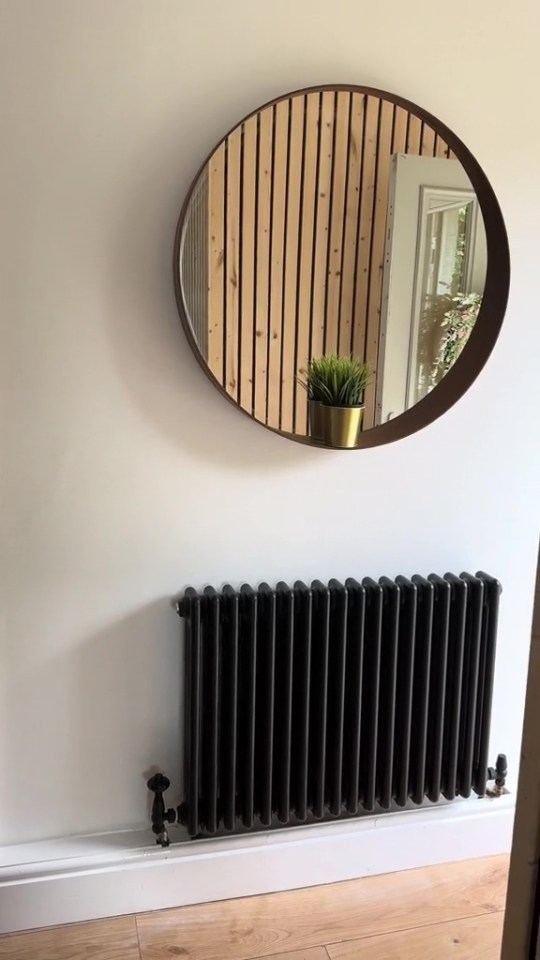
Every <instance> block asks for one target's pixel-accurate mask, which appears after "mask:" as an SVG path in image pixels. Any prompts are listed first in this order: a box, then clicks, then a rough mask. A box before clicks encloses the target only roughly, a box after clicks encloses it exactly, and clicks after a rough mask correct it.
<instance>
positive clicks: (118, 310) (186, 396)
mask: <svg viewBox="0 0 540 960" xmlns="http://www.w3.org/2000/svg"><path fill="white" fill-rule="evenodd" d="M194 110H195V113H196V112H197V110H196V107H192V108H191V110H190V114H189V115H187V114H186V115H185V116H184V117H178V116H175V117H174V118H171V123H170V124H169V126H168V128H166V130H165V131H164V132H163V136H162V138H161V140H160V141H159V142H156V140H154V139H153V140H151V142H150V143H149V144H148V146H147V149H146V150H145V151H143V152H142V153H141V154H140V155H138V156H137V165H138V166H139V169H138V173H137V176H135V177H131V178H126V183H125V192H124V193H123V194H122V193H121V192H120V191H118V193H117V194H116V195H115V199H116V200H117V203H118V206H117V209H116V217H115V222H114V224H113V225H112V233H111V237H110V274H109V279H108V287H107V290H106V293H107V303H108V323H109V332H110V342H111V346H112V354H113V360H114V362H115V365H116V369H117V371H118V375H119V377H120V379H121V381H122V383H123V384H124V386H125V388H126V390H127V391H128V393H129V394H130V396H131V397H132V399H133V400H134V402H135V403H136V404H137V406H138V407H139V409H140V410H141V412H142V413H143V414H144V416H145V417H146V418H148V419H149V420H150V421H151V423H152V426H153V427H155V428H156V429H157V430H158V431H159V432H160V433H161V434H163V435H164V436H165V438H166V440H167V441H168V442H169V443H172V444H173V445H174V446H175V447H185V448H188V449H190V450H191V451H192V452H193V453H194V454H196V456H197V457H198V458H199V457H202V458H204V459H207V460H211V461H213V462H215V463H216V464H219V468H220V470H222V469H226V468H227V465H230V467H231V468H232V469H235V470H239V469H241V470H246V469H252V470H258V469H261V468H262V467H264V469H265V471H267V470H269V469H274V470H279V471H282V470H283V469H284V468H286V467H291V468H298V466H299V465H300V464H302V465H304V466H306V467H308V466H311V464H312V463H313V462H318V463H320V457H321V455H323V456H324V455H325V453H326V454H327V453H328V451H326V452H323V453H322V454H321V451H319V450H314V449H313V448H306V447H300V446H299V445H296V444H294V443H291V442H290V441H287V440H285V439H283V438H281V437H278V436H276V435H272V434H271V433H270V432H268V431H266V430H264V429H263V428H261V427H260V426H258V425H257V424H254V423H250V422H249V420H248V418H247V417H246V416H245V415H244V414H242V413H240V412H239V411H235V410H234V409H233V407H232V405H230V404H229V403H228V402H227V401H226V400H225V398H224V397H222V396H220V395H219V393H218V392H217V390H216V389H215V388H214V387H213V386H212V384H211V383H210V382H209V381H208V380H207V379H206V377H205V375H204V373H203V371H202V370H200V369H199V367H198V364H197V362H196V360H195V358H194V356H193V355H192V353H191V350H190V348H189V345H188V343H187V340H186V338H185V335H184V332H183V330H182V328H181V323H180V318H179V316H178V311H177V308H176V303H175V298H174V285H173V271H172V255H173V243H174V233H175V229H176V223H177V219H178V215H179V211H180V207H181V204H182V202H183V198H184V195H185V192H187V189H188V185H189V180H190V178H191V176H193V175H194V173H195V171H196V168H197V165H198V163H200V161H201V160H202V156H200V157H197V158H195V159H194V160H187V161H186V164H187V166H188V168H189V170H188V173H187V176H186V175H185V174H184V175H182V174H179V172H178V168H179V163H180V162H181V161H182V160H183V158H184V157H185V156H186V149H185V142H184V143H183V144H182V142H181V138H180V137H179V134H178V131H179V130H183V133H184V134H185V133H186V132H188V133H189V129H190V122H191V121H190V116H191V117H192V116H193V111H194ZM201 110H204V105H201ZM219 132H220V131H219V130H216V137H217V136H218V135H219ZM184 141H185V137H184ZM210 145H211V144H209V146H210Z"/></svg>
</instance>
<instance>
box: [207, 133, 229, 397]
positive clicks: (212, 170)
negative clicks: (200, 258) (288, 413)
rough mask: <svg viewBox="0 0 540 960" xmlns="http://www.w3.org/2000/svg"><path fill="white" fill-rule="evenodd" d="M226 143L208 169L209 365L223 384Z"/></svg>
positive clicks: (216, 152)
mask: <svg viewBox="0 0 540 960" xmlns="http://www.w3.org/2000/svg"><path fill="white" fill-rule="evenodd" d="M225 149H226V146H225V143H221V144H220V145H219V147H218V148H217V149H216V150H215V151H214V153H213V154H212V157H211V160H210V164H209V171H208V197H209V202H208V217H209V232H210V243H209V244H208V366H209V368H210V371H211V372H212V373H213V374H214V376H215V378H216V380H218V381H219V383H223V374H224V364H223V359H224V358H223V324H224V302H223V275H224V270H225V266H224V260H225V243H226V238H225Z"/></svg>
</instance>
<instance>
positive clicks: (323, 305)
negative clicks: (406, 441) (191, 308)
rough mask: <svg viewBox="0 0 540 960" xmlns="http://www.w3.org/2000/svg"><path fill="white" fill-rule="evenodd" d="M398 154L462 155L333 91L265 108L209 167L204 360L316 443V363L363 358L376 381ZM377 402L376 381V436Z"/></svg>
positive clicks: (261, 411) (241, 393)
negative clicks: (304, 378)
mask: <svg viewBox="0 0 540 960" xmlns="http://www.w3.org/2000/svg"><path fill="white" fill-rule="evenodd" d="M394 153H412V154H421V155H423V156H431V157H432V156H435V157H449V156H450V157H451V156H453V154H452V153H451V152H450V150H449V148H448V145H447V144H446V143H445V142H444V140H442V139H441V138H440V137H439V136H438V135H437V134H436V133H435V131H434V130H433V129H432V128H430V127H428V126H427V125H426V124H424V123H423V122H422V120H420V119H419V118H418V117H416V116H414V115H413V114H409V113H408V112H407V111H406V110H404V109H403V108H402V107H398V106H394V105H393V104H392V103H390V102H389V101H380V100H379V99H378V98H376V97H371V96H366V95H364V94H360V93H350V92H348V91H332V90H331V91H328V90H325V91H321V92H320V93H317V92H315V93H309V94H306V95H304V94H302V95H299V96H296V97H293V98H291V99H289V100H284V101H281V102H279V103H277V104H273V105H272V106H270V107H267V108H266V109H264V110H262V111H260V113H259V114H257V115H256V116H254V117H251V118H250V119H249V120H247V121H245V122H244V123H243V124H242V125H241V126H240V127H238V128H237V129H236V130H235V131H233V133H231V134H230V136H229V137H228V138H227V140H226V141H225V142H224V143H223V144H221V145H220V146H219V147H218V148H217V150H216V151H215V153H214V154H213V156H212V159H211V160H210V162H209V166H208V232H209V236H210V243H209V244H208V310H207V318H208V326H207V331H205V334H206V340H207V346H206V356H207V360H208V365H209V367H210V370H211V371H212V373H213V374H214V376H215V377H216V378H217V380H218V381H219V382H220V383H221V384H222V385H223V387H224V389H225V390H226V391H227V393H229V394H230V396H231V397H233V398H234V399H235V400H237V401H238V403H240V405H241V406H242V407H243V408H244V409H245V410H247V411H248V412H249V413H251V414H253V415H254V416H255V417H256V419H258V420H261V421H262V422H263V423H267V424H268V425H270V426H272V427H275V428H278V429H282V430H285V431H294V432H297V433H302V434H305V433H306V432H307V402H306V395H305V391H304V390H303V389H302V387H301V386H300V385H299V384H298V382H297V378H298V376H299V375H300V374H301V372H302V370H303V369H304V368H305V365H306V363H307V361H308V360H309V359H310V358H311V357H317V356H321V355H322V354H324V353H335V352H338V353H342V354H348V353H351V352H352V353H354V355H355V356H357V357H358V358H359V359H361V360H363V361H365V362H367V363H368V364H369V366H370V368H371V369H372V370H373V372H374V373H375V372H376V369H377V361H378V349H379V329H380V319H381V293H382V278H383V262H384V250H385V240H386V237H385V234H386V212H387V203H388V186H389V176H390V158H391V156H392V154H394ZM201 233H204V231H201ZM202 339H203V338H202V337H200V340H202ZM201 346H202V344H201ZM375 395H376V384H375V381H373V383H372V385H371V386H370V387H369V388H368V390H367V391H366V397H365V403H366V410H365V413H364V428H365V429H366V428H369V427H371V426H373V423H374V412H375Z"/></svg>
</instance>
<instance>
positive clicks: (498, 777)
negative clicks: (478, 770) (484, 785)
mask: <svg viewBox="0 0 540 960" xmlns="http://www.w3.org/2000/svg"><path fill="white" fill-rule="evenodd" d="M507 776H508V761H507V759H506V754H505V753H500V754H499V755H498V757H497V762H496V764H495V766H494V767H488V780H494V781H495V786H494V787H492V788H491V789H490V790H488V791H487V793H488V796H490V797H502V796H503V794H505V793H507V792H508V791H507V790H506V778H507Z"/></svg>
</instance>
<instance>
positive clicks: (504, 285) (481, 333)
mask: <svg viewBox="0 0 540 960" xmlns="http://www.w3.org/2000/svg"><path fill="white" fill-rule="evenodd" d="M325 91H337V92H339V91H345V92H349V93H358V94H363V95H369V96H372V97H379V98H380V99H382V100H387V101H389V102H390V103H393V104H395V105H396V106H398V107H403V108H404V109H405V110H408V111H410V112H411V113H414V114H416V116H417V117H419V118H420V119H421V120H422V121H423V122H424V123H427V124H429V126H431V127H432V128H433V129H434V130H435V132H436V133H437V134H438V135H439V136H441V137H442V138H443V139H444V140H445V141H446V143H447V144H448V146H449V147H450V149H451V150H452V151H453V153H454V154H455V156H456V158H457V159H458V160H459V161H460V163H461V164H462V166H463V169H464V170H465V172H466V174H467V176H468V178H469V180H470V181H471V183H472V186H473V188H474V190H475V192H476V195H477V198H478V201H479V204H480V209H481V211H482V217H483V219H484V226H485V231H486V239H487V273H486V282H485V287H484V294H483V298H482V305H481V307H480V311H479V313H478V318H477V320H476V323H475V325H474V328H473V330H472V333H471V335H470V337H469V339H468V341H467V345H466V347H465V349H464V350H463V353H462V354H461V355H460V357H459V359H458V360H457V361H456V363H455V364H454V366H453V367H452V368H451V369H450V370H449V372H448V373H447V374H446V375H445V376H444V377H443V379H442V380H441V381H440V382H439V383H438V384H437V386H436V387H435V389H434V390H432V391H431V393H429V394H427V396H425V397H424V398H423V399H422V400H420V401H419V402H418V403H416V404H415V405H414V406H413V407H410V408H409V409H408V410H405V412H404V413H401V414H399V416H397V417H396V418H395V419H394V420H389V421H387V422H386V423H382V424H380V425H378V426H375V427H372V428H371V429H369V430H366V432H365V433H362V434H361V436H360V441H359V443H358V445H357V446H356V447H354V448H353V449H355V450H360V449H362V448H364V447H376V446H379V444H383V443H391V442H392V441H394V440H400V439H402V438H403V437H407V436H409V435H410V434H412V433H416V432H417V431H418V430H421V429H422V428H423V427H426V426H427V425H428V424H430V423H433V421H434V420H437V419H438V418H439V417H441V416H442V414H443V413H446V411H447V410H449V409H450V407H452V406H453V405H454V404H455V403H456V402H457V401H458V400H459V399H460V397H462V396H463V394H464V393H465V392H466V391H467V390H468V389H469V387H470V386H471V385H472V383H473V382H474V381H475V380H476V378H477V376H478V374H479V373H480V371H481V370H482V368H483V367H484V364H485V363H486V361H487V359H488V357H489V355H490V353H491V351H492V350H493V347H494V346H495V343H496V340H497V337H498V336H499V332H500V329H501V326H502V323H503V320H504V315H505V312H506V305H507V301H508V292H509V288H510V253H509V248H508V237H507V234H506V227H505V225H504V220H503V216H502V213H501V209H500V207H499V203H498V201H497V198H496V196H495V193H494V191H493V188H492V187H491V184H490V183H489V180H488V179H487V177H486V175H485V173H484V171H483V170H482V168H481V166H480V164H479V163H478V161H477V160H475V158H474V157H473V155H472V153H471V152H470V150H468V148H467V147H466V146H465V144H464V143H462V141H461V140H460V139H459V137H457V136H456V135H455V134H454V133H452V131H451V130H450V129H449V128H448V127H447V126H446V125H445V124H443V123H441V121H440V120H438V119H437V118H436V117H434V116H433V115H432V114H430V113H428V112H427V110H423V109H422V108H421V107H419V106H417V105H416V104H415V103H413V102H412V101H410V100H406V99H404V98H403V97H399V96H397V95H396V94H393V93H387V92H386V91H385V90H378V89H376V88H374V87H364V86H356V85H351V84H326V85H322V86H314V87H306V88H304V89H301V90H294V91H292V92H291V93H286V94H284V95H283V96H280V97H276V98H275V99H273V100H270V101H268V103H265V104H263V106H260V107H257V108H256V109H255V110H252V111H251V112H250V113H248V114H247V116H245V117H243V119H242V120H240V121H239V122H238V123H235V124H234V126H233V127H231V129H230V130H228V131H227V133H226V134H225V136H223V137H222V138H221V140H219V142H218V143H217V144H216V145H215V146H214V147H212V150H211V151H210V153H209V154H208V156H207V157H206V158H205V160H204V162H203V163H202V164H201V166H200V168H199V170H198V171H197V174H196V176H195V177H194V179H193V181H192V183H191V186H190V188H189V190H188V194H187V197H186V199H185V201H184V204H183V207H182V210H181V212H180V217H179V220H178V225H177V229H176V237H175V242H174V254H173V257H174V259H173V272H174V288H175V295H176V303H177V306H178V312H179V314H180V319H181V321H182V326H183V328H184V332H185V334H186V337H187V340H188V343H189V345H190V347H191V349H192V350H193V353H194V354H195V356H196V358H197V360H198V362H199V364H200V366H201V367H202V369H203V370H204V372H205V374H206V376H207V377H208V379H209V380H210V381H211V382H212V383H213V385H214V386H215V387H217V389H218V390H219V391H220V393H222V394H223V396H224V397H225V398H226V399H227V400H228V402H229V403H231V404H232V405H233V406H234V407H236V408H237V409H238V410H240V411H241V412H242V413H243V414H245V415H246V416H247V417H249V418H250V419H251V420H253V421H254V422H255V423H257V424H259V425H260V426H261V427H264V428H265V429H267V430H271V431H272V433H276V434H278V436H281V437H285V438H286V439H288V440H294V441H295V442H296V443H304V444H308V445H309V446H314V447H322V448H324V449H326V450H329V449H334V448H332V447H329V446H328V445H327V444H325V443H322V442H321V441H318V440H315V439H313V438H312V437H309V436H304V435H301V434H294V433H289V432H286V431H283V430H279V429H277V428H275V427H272V426H269V425H268V424H265V423H263V422H262V421H261V420H258V419H257V418H256V417H255V416H254V415H253V414H252V413H250V412H249V411H247V410H245V409H244V408H243V407H241V406H240V404H239V403H237V402H236V401H235V400H234V399H233V398H232V397H230V396H229V394H228V393H227V392H226V390H224V388H223V387H222V385H221V384H220V383H219V381H218V380H217V379H216V378H215V377H214V375H213V374H212V373H211V371H210V369H209V368H208V366H207V364H206V362H205V360H204V358H203V356H202V354H201V352H200V350H199V347H198V344H197V341H196V339H195V336H194V334H193V330H192V328H191V324H190V322H189V318H188V316H187V313H186V308H185V304H184V297H183V291H182V285H181V281H180V243H181V236H182V231H183V228H184V222H185V219H186V216H187V213H188V211H189V206H190V202H191V199H192V196H193V192H194V190H195V189H196V186H197V183H198V180H199V177H200V176H201V174H202V172H203V170H204V169H205V167H206V165H207V164H208V162H209V160H210V159H211V157H212V156H213V154H214V152H215V150H216V149H217V148H218V147H219V146H220V144H221V143H222V142H223V141H224V140H226V138H227V137H228V136H229V135H230V134H231V133H232V132H233V131H234V130H236V129H237V127H239V126H240V125H241V124H242V123H244V122H245V121H246V120H248V119H249V118H250V117H253V116H255V115H256V114H258V113H259V112H260V111H262V110H265V109H267V108H268V107H272V106H274V105H275V104H277V103H280V102H281V101H283V100H289V99H290V98H291V97H296V96H301V95H306V94H310V93H324V92H325Z"/></svg>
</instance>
